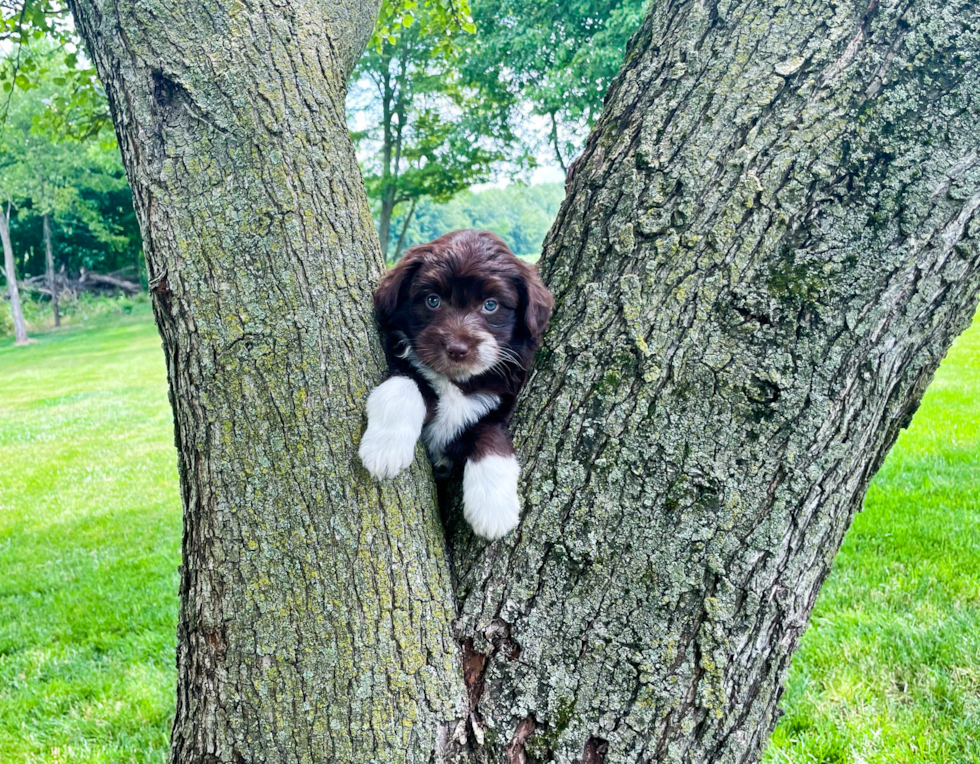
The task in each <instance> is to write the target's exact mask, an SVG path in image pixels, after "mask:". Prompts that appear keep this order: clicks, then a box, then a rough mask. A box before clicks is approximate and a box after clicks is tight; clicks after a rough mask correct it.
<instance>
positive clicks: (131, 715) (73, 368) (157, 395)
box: [0, 306, 180, 764]
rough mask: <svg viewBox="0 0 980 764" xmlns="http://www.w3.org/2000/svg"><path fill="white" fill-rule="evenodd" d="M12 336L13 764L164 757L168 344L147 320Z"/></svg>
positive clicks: (0, 561) (169, 620) (2, 373)
mask: <svg viewBox="0 0 980 764" xmlns="http://www.w3.org/2000/svg"><path fill="white" fill-rule="evenodd" d="M93 323H94V325H93V326H92V327H91V328H89V327H86V328H74V329H66V330H63V331H59V332H56V333H49V334H46V335H40V336H39V341H38V342H36V343H34V344H31V345H29V346H27V347H24V348H13V347H11V346H10V345H11V344H12V340H9V339H8V340H6V341H4V342H3V345H2V346H0V464H2V465H3V468H2V469H0V613H2V616H0V762H5V763H6V764H12V763H13V762H62V761H64V762H108V761H113V762H131V761H132V762H142V761H154V762H162V761H163V760H164V752H165V750H166V746H167V740H168V735H169V725H170V719H171V716H172V714H173V705H174V699H173V697H174V684H175V671H174V643H175V637H174V632H175V620H176V598H177V562H178V557H179V551H180V508H179V497H178V493H177V475H176V466H175V458H174V450H173V436H172V434H171V416H170V410H169V406H168V404H167V397H166V383H165V377H164V368H163V354H162V353H161V351H160V340H159V337H158V336H157V333H156V329H155V327H154V326H153V323H152V321H151V320H150V318H149V312H148V309H147V308H146V306H143V307H142V308H140V309H138V310H137V311H136V312H135V315H134V316H133V317H132V318H128V319H123V320H120V319H118V318H116V319H114V321H113V323H111V324H108V323H107V322H105V321H103V322H102V323H101V324H99V322H98V321H96V322H93Z"/></svg>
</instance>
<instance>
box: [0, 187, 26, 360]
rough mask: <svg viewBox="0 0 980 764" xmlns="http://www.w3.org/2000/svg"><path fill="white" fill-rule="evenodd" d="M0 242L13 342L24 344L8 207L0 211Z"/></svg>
mask: <svg viewBox="0 0 980 764" xmlns="http://www.w3.org/2000/svg"><path fill="white" fill-rule="evenodd" d="M0 242H2V243H3V270H4V273H6V275H7V296H8V297H9V298H10V313H11V315H12V316H13V318H14V344H15V345H26V344H27V343H28V342H29V341H30V338H29V337H28V336H27V323H26V322H25V321H24V311H23V309H22V308H21V306H20V290H19V289H18V288H17V263H16V262H15V261H14V247H13V245H12V244H11V242H10V207H9V205H8V207H7V209H6V211H0Z"/></svg>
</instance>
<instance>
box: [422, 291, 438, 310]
mask: <svg viewBox="0 0 980 764" xmlns="http://www.w3.org/2000/svg"><path fill="white" fill-rule="evenodd" d="M425 304H426V305H428V306H429V307H430V308H438V307H439V298H438V297H437V296H436V295H434V294H430V295H429V296H428V297H427V298H426V300H425Z"/></svg>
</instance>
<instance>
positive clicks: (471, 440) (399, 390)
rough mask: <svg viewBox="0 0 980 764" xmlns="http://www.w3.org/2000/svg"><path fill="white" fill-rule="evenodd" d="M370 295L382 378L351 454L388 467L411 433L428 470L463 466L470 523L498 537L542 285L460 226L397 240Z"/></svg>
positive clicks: (507, 503) (545, 307)
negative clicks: (408, 243) (425, 237)
mask: <svg viewBox="0 0 980 764" xmlns="http://www.w3.org/2000/svg"><path fill="white" fill-rule="evenodd" d="M374 300H375V306H376V308H377V313H378V321H379V323H380V324H381V328H382V330H383V331H384V334H385V352H386V354H387V357H388V366H389V370H390V377H389V378H388V380H386V381H385V382H383V383H382V384H380V385H378V387H376V388H375V389H374V390H373V391H372V392H371V395H370V396H369V397H368V404H367V413H368V428H367V432H365V433H364V438H363V439H362V440H361V446H360V449H359V451H358V453H359V454H360V456H361V461H362V462H363V463H364V466H365V467H366V468H367V470H368V472H370V473H371V474H372V475H373V476H374V477H376V478H386V477H393V476H395V475H397V474H398V473H399V472H401V471H402V470H403V469H405V468H406V467H407V466H408V465H409V464H411V462H412V457H413V454H414V452H415V443H416V442H417V441H418V439H419V437H420V436H421V437H422V438H423V440H424V442H425V445H426V449H427V450H428V453H429V457H430V458H431V459H432V462H433V464H434V465H435V466H436V468H437V469H439V468H447V467H450V466H452V465H453V464H463V465H464V468H463V510H464V516H465V517H466V520H467V521H468V522H469V524H470V526H471V527H472V528H473V530H474V532H476V533H477V534H478V535H480V536H483V537H484V538H488V539H496V538H500V537H501V536H503V535H504V534H506V533H507V532H508V531H510V530H511V529H513V528H514V527H515V526H516V525H517V521H518V518H519V515H520V506H519V503H518V498H517V478H518V475H519V472H520V468H519V466H518V463H517V458H516V456H515V455H514V446H513V445H512V443H511V438H510V433H509V432H508V430H507V423H508V422H509V421H510V418H511V416H512V415H513V413H514V404H515V402H516V400H517V394H518V392H520V389H521V387H523V385H524V381H525V380H526V378H527V371H528V369H529V368H530V366H531V361H532V360H533V358H534V352H535V350H537V347H538V344H539V342H540V340H541V335H542V334H543V333H544V330H545V327H546V326H547V324H548V319H549V318H550V316H551V306H552V297H551V293H550V292H549V291H548V290H547V289H546V288H545V286H544V284H542V283H541V280H540V278H538V274H537V270H536V269H535V268H534V267H533V266H530V265H528V264H527V263H524V262H522V261H521V260H518V259H517V258H516V257H515V256H514V254H513V253H512V252H511V251H510V250H509V249H508V248H507V245H506V244H504V242H503V241H502V240H501V239H500V238H499V237H498V236H495V235H494V234H492V233H490V232H488V231H473V230H464V231H454V232H452V233H448V234H446V235H445V236H440V237H439V238H438V239H436V240H435V241H431V242H429V243H428V244H422V245H420V246H417V247H412V248H411V249H409V250H407V251H406V252H405V254H404V256H403V257H402V259H401V260H399V261H398V263H397V264H396V265H395V266H394V267H393V268H392V269H391V270H389V271H388V273H387V274H385V276H384V278H383V279H382V280H381V284H380V285H379V286H378V289H377V291H376V292H375V294H374Z"/></svg>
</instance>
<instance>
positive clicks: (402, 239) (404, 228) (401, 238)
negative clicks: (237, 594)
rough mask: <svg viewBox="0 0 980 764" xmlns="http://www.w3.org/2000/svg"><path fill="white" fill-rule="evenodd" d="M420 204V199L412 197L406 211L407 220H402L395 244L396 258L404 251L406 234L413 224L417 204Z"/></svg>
mask: <svg viewBox="0 0 980 764" xmlns="http://www.w3.org/2000/svg"><path fill="white" fill-rule="evenodd" d="M417 204H418V199H412V203H411V204H410V205H409V206H408V212H406V213H405V220H404V221H402V230H401V233H399V234H398V243H397V244H396V245H395V260H397V259H398V256H399V255H400V254H401V252H402V247H404V246H405V234H407V233H408V227H409V226H410V225H411V224H412V216H413V215H414V214H415V206H416V205H417Z"/></svg>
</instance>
